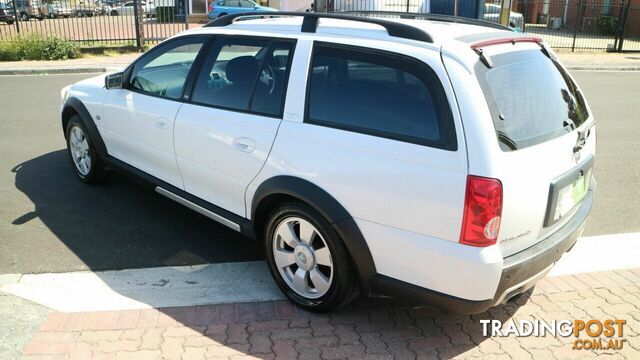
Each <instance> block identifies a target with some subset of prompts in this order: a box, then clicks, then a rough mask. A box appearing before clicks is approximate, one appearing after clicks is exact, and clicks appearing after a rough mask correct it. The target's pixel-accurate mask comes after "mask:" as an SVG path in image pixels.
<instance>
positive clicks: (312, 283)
mask: <svg viewBox="0 0 640 360" xmlns="http://www.w3.org/2000/svg"><path fill="white" fill-rule="evenodd" d="M273 258H274V260H275V264H276V266H277V268H278V272H279V273H280V276H281V277H282V279H283V280H284V282H285V283H286V284H287V286H288V287H289V288H290V289H291V290H293V291H294V292H296V293H297V294H298V295H300V296H303V297H305V298H308V299H317V298H320V297H322V296H323V295H325V294H326V293H327V292H328V291H329V289H330V288H331V284H332V282H333V275H334V265H333V260H332V256H331V251H330V250H329V247H328V246H327V242H326V241H325V240H324V238H323V237H322V235H321V234H320V232H319V231H318V230H317V229H316V227H315V226H313V225H312V224H311V223H310V222H309V221H307V220H305V219H302V218H300V217H288V218H285V219H284V220H282V221H281V222H280V223H279V224H278V226H277V227H276V230H275V233H274V239H273Z"/></svg>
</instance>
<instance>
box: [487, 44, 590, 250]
mask: <svg viewBox="0 0 640 360" xmlns="http://www.w3.org/2000/svg"><path fill="white" fill-rule="evenodd" d="M483 52H484V54H485V56H487V57H490V60H491V61H490V63H491V64H492V66H491V67H489V66H487V65H486V64H485V63H483V62H482V61H479V62H478V64H477V65H476V67H475V70H476V76H477V78H478V81H479V83H480V85H481V88H482V91H483V93H484V95H485V98H486V100H487V104H488V105H489V108H490V111H491V117H492V120H493V125H494V127H495V134H496V138H495V141H496V142H497V143H498V145H499V147H500V151H497V152H496V155H495V157H494V158H493V159H491V160H490V161H491V162H492V168H493V170H492V174H491V176H492V177H496V178H498V179H500V181H502V185H503V210H502V220H501V226H500V232H499V236H498V245H499V246H500V249H501V251H502V253H503V256H509V255H511V254H514V253H517V252H519V251H521V250H524V249H526V248H528V247H530V246H532V245H534V244H536V243H537V242H539V241H541V240H543V239H544V238H546V237H548V236H549V235H551V234H552V233H554V232H555V231H557V230H558V229H559V228H560V227H562V226H563V225H564V224H566V223H567V222H568V221H569V220H570V219H571V218H572V217H573V216H574V214H575V213H576V211H577V209H578V208H579V206H580V205H581V204H582V202H583V201H582V200H583V199H584V198H585V196H586V193H587V191H588V187H589V183H590V181H591V173H592V169H593V164H594V155H595V138H596V136H595V126H594V124H595V123H594V119H593V117H592V116H591V114H590V111H589V108H588V106H587V104H586V101H585V99H584V96H583V94H582V92H581V91H580V89H579V88H578V87H577V85H576V83H575V81H574V80H573V79H572V78H571V76H570V75H569V74H568V72H567V71H566V70H565V69H564V68H563V67H562V66H561V65H560V64H559V63H558V61H557V60H555V58H554V56H553V54H551V53H550V52H548V51H546V50H544V48H541V46H540V45H539V44H536V43H509V44H502V45H496V46H489V47H487V48H486V49H483ZM485 62H486V61H485Z"/></svg>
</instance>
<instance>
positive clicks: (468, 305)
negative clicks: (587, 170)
mask: <svg viewBox="0 0 640 360" xmlns="http://www.w3.org/2000/svg"><path fill="white" fill-rule="evenodd" d="M594 190H595V180H593V179H592V182H591V187H590V189H589V192H588V193H587V195H586V196H585V199H584V200H583V202H582V204H581V205H580V208H579V209H578V211H577V212H576V214H575V216H574V217H573V218H572V219H571V220H570V221H569V222H568V223H567V224H565V225H564V226H563V227H562V228H561V229H559V230H558V231H556V232H555V233H553V234H552V235H551V236H549V237H548V238H546V239H544V240H542V241H540V242H539V243H537V244H536V245H534V246H531V247H529V248H527V249H525V250H522V251H520V252H518V253H516V254H513V255H511V256H508V257H506V258H504V259H503V266H502V274H501V276H500V281H499V283H498V286H497V289H496V291H495V295H494V296H493V298H491V299H487V300H480V301H477V300H468V299H463V298H459V297H455V296H451V295H448V294H444V293H441V292H438V291H434V290H430V289H426V288H423V287H420V286H417V285H414V284H410V283H407V282H404V281H401V280H398V279H394V278H391V277H388V276H385V275H381V274H376V275H375V276H373V278H372V279H371V288H372V289H373V291H375V292H379V293H382V294H386V295H391V296H399V297H403V298H408V299H412V300H414V301H418V302H421V303H426V304H430V305H434V306H436V307H439V308H442V309H445V310H447V311H451V312H455V313H462V314H477V313H481V312H483V311H485V310H487V309H488V308H490V307H492V306H495V305H499V304H501V303H504V302H506V301H508V300H509V299H511V298H513V297H514V296H516V295H518V294H521V293H523V292H525V291H527V290H528V289H530V288H531V287H533V286H534V285H535V284H536V282H537V281H538V280H540V279H541V278H543V277H544V276H545V275H546V274H547V273H548V272H549V270H551V268H552V267H553V265H554V264H555V263H556V261H558V260H559V259H560V257H561V256H562V255H563V254H564V253H565V252H567V251H568V250H570V249H571V248H572V247H573V245H575V243H576V241H577V240H578V238H579V237H580V236H581V235H582V232H583V231H584V228H585V226H586V220H587V217H588V215H589V212H590V211H591V207H592V204H593V193H594Z"/></svg>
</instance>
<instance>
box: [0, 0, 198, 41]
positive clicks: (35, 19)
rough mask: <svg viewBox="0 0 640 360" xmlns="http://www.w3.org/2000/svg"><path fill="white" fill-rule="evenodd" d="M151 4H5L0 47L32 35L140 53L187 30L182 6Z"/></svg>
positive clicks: (32, 0) (25, 0) (16, 0)
mask: <svg viewBox="0 0 640 360" xmlns="http://www.w3.org/2000/svg"><path fill="white" fill-rule="evenodd" d="M152 1H153V0H150V1H149V2H148V3H146V2H144V0H129V1H126V2H119V1H112V0H105V2H101V1H96V2H95V3H94V4H93V5H91V6H89V5H87V4H75V5H74V4H71V3H61V2H59V1H57V0H50V1H49V3H47V2H45V1H44V0H13V1H11V0H10V1H8V2H6V3H0V4H2V5H3V6H0V16H3V17H2V18H0V41H5V40H8V39H12V38H15V37H17V36H20V35H27V34H32V33H38V34H41V35H44V36H57V37H61V38H64V39H68V40H71V41H75V42H79V43H80V44H81V46H83V47H91V46H136V47H139V48H142V47H143V46H144V44H145V42H146V43H154V42H158V41H161V40H163V39H166V38H168V37H170V36H172V35H174V34H176V33H178V32H180V31H182V30H185V29H187V28H189V22H188V16H186V13H187V11H186V1H175V3H174V1H171V4H172V5H171V6H161V5H163V4H162V1H167V0H159V1H160V2H156V4H155V5H154V3H153V2H152ZM156 1H158V0H156ZM174 4H175V5H174ZM3 10H4V14H3V12H2V11H3Z"/></svg>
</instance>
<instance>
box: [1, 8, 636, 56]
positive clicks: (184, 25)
mask: <svg viewBox="0 0 640 360" xmlns="http://www.w3.org/2000/svg"><path fill="white" fill-rule="evenodd" d="M4 1H6V2H4ZM65 1H73V0H0V41H4V40H7V39H11V38H15V37H16V36H19V35H20V34H30V33H39V34H43V35H55V36H59V37H62V38H66V39H69V40H72V41H77V42H80V43H81V45H82V46H83V47H88V46H94V45H95V46H104V45H107V46H108V45H116V46H126V45H130V46H137V47H140V48H141V47H142V45H143V44H144V43H145V42H152V43H153V42H158V41H161V40H163V39H166V38H167V37H170V36H173V35H174V34H176V33H178V32H180V31H182V30H185V29H188V28H190V27H195V26H199V25H197V24H190V22H189V15H186V14H187V13H188V11H187V8H188V3H187V1H189V0H126V2H124V1H125V0H98V1H96V3H95V6H88V5H77V6H71V5H69V4H70V3H67V2H65ZM84 1H85V2H87V1H92V0H84ZM145 1H146V2H145ZM193 1H195V0H193ZM198 1H200V0H198ZM314 1H315V2H314V6H315V11H384V12H410V13H436V14H446V15H453V14H458V15H463V16H468V17H477V18H480V19H484V20H487V21H494V22H498V21H499V18H500V10H501V7H502V2H503V1H504V0H485V4H484V5H482V6H481V7H480V8H479V9H477V8H475V4H476V2H469V1H460V0H450V1H447V2H442V1H439V2H432V1H430V0H314ZM65 4H66V5H65ZM203 4H204V3H203ZM458 4H460V7H459V6H458ZM469 4H471V5H472V7H473V8H470V7H469ZM165 5H166V6H165ZM462 5H464V6H462ZM136 8H137V9H138V11H135V9H136ZM203 16H204V15H203ZM509 24H510V26H512V27H514V28H516V29H517V30H518V31H523V32H525V33H527V34H532V35H536V36H539V37H542V38H543V39H544V40H545V42H546V43H547V44H549V45H550V46H551V47H553V48H556V49H568V50H570V51H575V50H596V51H640V1H638V0H512V6H511V12H510V16H509Z"/></svg>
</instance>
